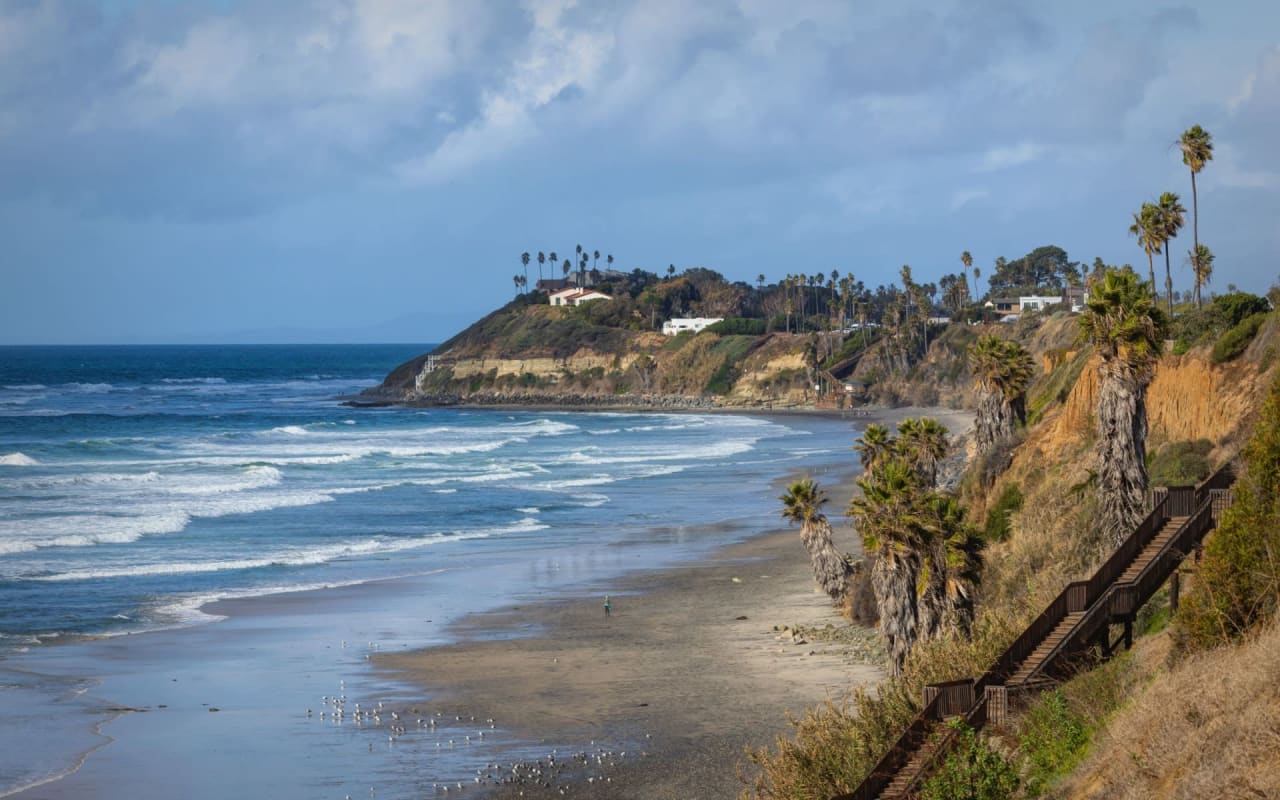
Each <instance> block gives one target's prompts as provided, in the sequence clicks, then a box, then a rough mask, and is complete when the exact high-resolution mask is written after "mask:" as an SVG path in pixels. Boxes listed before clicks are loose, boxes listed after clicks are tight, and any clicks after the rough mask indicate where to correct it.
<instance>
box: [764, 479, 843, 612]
mask: <svg viewBox="0 0 1280 800" xmlns="http://www.w3.org/2000/svg"><path fill="white" fill-rule="evenodd" d="M778 499H779V500H781V501H782V516H783V517H785V518H786V519H788V520H790V521H791V522H794V523H796V524H797V525H799V526H800V541H801V542H803V543H804V546H805V549H806V550H808V551H809V561H810V563H811V564H812V566H813V578H814V580H816V581H817V582H818V585H819V586H821V587H822V590H823V591H824V592H826V593H827V596H828V597H830V598H831V600H832V602H839V601H840V600H841V599H843V598H844V595H845V591H846V590H847V588H848V581H849V576H850V574H851V572H852V570H851V569H850V567H849V562H848V561H845V559H844V556H842V555H840V553H839V552H838V551H837V550H836V548H835V545H834V544H833V543H832V541H831V523H830V522H828V521H827V517H826V515H825V514H823V513H822V506H823V504H825V503H826V502H827V495H826V492H824V491H822V490H821V489H819V488H818V484H817V483H815V482H814V481H813V480H811V479H809V478H805V479H803V480H799V481H796V482H795V483H793V484H791V486H789V487H788V488H787V492H786V494H784V495H782V496H781V497H779V498H778Z"/></svg>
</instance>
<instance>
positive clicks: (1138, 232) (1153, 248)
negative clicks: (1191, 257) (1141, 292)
mask: <svg viewBox="0 0 1280 800" xmlns="http://www.w3.org/2000/svg"><path fill="white" fill-rule="evenodd" d="M1159 216H1160V209H1159V208H1158V207H1157V206H1156V205H1155V204H1153V203H1143V204H1142V209H1141V210H1140V211H1138V212H1136V213H1134V215H1133V224H1132V225H1130V226H1129V233H1131V234H1133V235H1134V236H1136V237H1138V246H1139V247H1141V248H1142V252H1144V253H1146V254H1147V273H1148V274H1149V275H1150V276H1151V287H1150V288H1151V293H1152V294H1155V293H1156V267H1155V260H1154V258H1153V256H1154V255H1155V254H1156V253H1159V252H1160V219H1159Z"/></svg>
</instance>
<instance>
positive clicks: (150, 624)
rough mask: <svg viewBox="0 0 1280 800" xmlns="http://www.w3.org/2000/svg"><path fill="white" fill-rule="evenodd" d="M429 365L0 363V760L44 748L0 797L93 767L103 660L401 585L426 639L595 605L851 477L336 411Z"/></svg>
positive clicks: (802, 463) (534, 428) (770, 453)
mask: <svg viewBox="0 0 1280 800" xmlns="http://www.w3.org/2000/svg"><path fill="white" fill-rule="evenodd" d="M426 348H427V346H425V345H352V346H333V345H323V346H321V345H315V346H246V347H92V348H90V347H6V348H0V693H3V697H4V701H5V703H6V706H7V708H8V709H10V713H8V714H6V715H4V716H3V717H0V743H3V744H9V745H12V744H14V743H16V742H17V741H19V740H22V741H23V742H25V743H27V744H28V745H30V743H31V742H33V741H34V742H36V743H38V744H39V745H40V746H37V747H34V749H30V748H29V749H27V751H26V754H25V755H15V754H14V750H13V749H12V747H0V752H5V751H7V753H8V755H3V754H0V795H3V794H4V793H5V791H6V790H12V789H14V788H16V787H19V786H23V785H29V784H32V783H34V782H37V781H40V780H45V779H47V778H49V777H52V776H57V775H61V774H64V773H66V772H67V771H68V770H69V769H70V766H71V765H72V764H73V763H74V762H75V761H76V760H77V759H79V758H80V757H81V756H82V755H83V754H84V753H85V752H87V751H88V750H90V749H92V748H93V747H96V746H98V745H100V744H101V741H99V740H97V739H95V737H96V736H97V733H96V732H95V731H91V730H89V727H88V726H86V725H85V723H84V721H83V714H84V712H85V711H86V709H87V708H92V703H108V702H119V698H113V697H100V696H99V695H102V694H103V693H104V692H109V690H110V688H111V685H110V682H109V681H108V683H107V685H106V686H105V687H104V686H103V685H102V683H101V681H100V679H99V676H97V675H96V672H98V670H96V669H95V666H94V664H95V661H94V660H95V659H99V660H101V659H102V658H104V656H103V654H102V651H101V650H94V649H93V648H94V647H99V648H101V647H102V646H103V645H102V644H101V643H102V642H103V641H110V640H112V639H118V637H120V635H122V634H136V633H142V632H147V631H157V630H163V629H175V628H179V629H180V628H187V627H190V626H193V625H198V624H199V623H203V622H209V621H211V620H214V619H216V617H214V616H212V615H210V614H208V613H206V612H205V611H202V610H201V607H202V606H204V605H206V604H207V603H209V602H210V601H212V600H218V599H228V598H250V597H260V596H268V595H273V594H280V593H284V592H293V591H297V590H306V589H318V588H322V587H344V586H347V587H351V586H360V585H365V584H369V583H371V582H377V581H382V580H383V579H392V578H395V579H412V580H414V581H416V583H414V587H415V589H414V591H415V603H417V604H418V605H417V606H416V608H419V609H420V608H422V607H423V604H425V607H427V608H431V607H438V608H439V610H440V613H439V614H438V615H436V616H437V617H439V619H436V620H435V621H436V622H441V621H442V620H443V619H444V618H445V617H448V616H450V615H452V616H457V615H459V614H462V613H466V612H467V611H472V610H480V609H482V608H491V607H494V606H496V605H501V604H503V603H506V602H510V601H512V600H515V599H517V598H519V597H521V596H523V595H527V594H528V593H530V592H531V591H533V590H536V589H547V588H550V589H552V590H554V591H557V592H564V591H572V590H574V588H575V587H577V588H578V589H583V590H585V589H586V588H588V587H589V586H591V585H594V584H598V583H599V582H600V581H602V580H607V579H608V578H609V577H610V576H616V575H617V574H621V573H622V572H625V571H627V570H629V569H635V568H646V567H652V566H657V565H660V564H662V563H671V562H673V561H677V560H680V559H684V558H689V557H691V556H696V555H698V554H700V553H703V552H706V551H707V550H708V549H709V548H711V547H715V546H719V545H722V544H725V543H727V542H729V541H732V540H735V539H740V538H743V537H746V536H750V535H752V534H755V533H759V532H761V531H763V530H766V529H771V528H776V527H777V526H778V503H777V500H776V495H777V489H776V487H775V486H773V485H772V482H773V481H775V480H776V479H777V478H778V477H780V476H781V475H783V474H785V473H786V472H787V471H788V470H793V469H794V470H799V469H805V470H811V471H819V472H820V471H822V470H823V469H824V468H828V467H831V466H833V465H844V464H848V463H849V462H851V461H852V459H853V454H852V453H851V452H850V450H849V447H850V445H851V443H852V441H853V438H854V436H855V435H856V431H854V430H853V429H852V427H851V425H850V424H849V423H847V422H839V421H827V420H814V419H802V418H795V419H790V418H788V419H779V418H776V417H774V418H763V417H750V416H743V415H728V414H696V413H690V414H647V413H568V412H566V413H552V412H542V411H518V412H511V411H497V410H448V409H350V408H345V407H342V406H340V405H338V403H337V402H336V401H335V399H334V398H335V397H337V396H339V395H343V394H350V393H355V392H357V391H359V390H360V389H362V388H364V387H367V386H370V385H372V384H375V383H377V382H378V381H380V380H381V378H382V377H383V376H384V375H385V374H386V373H387V372H388V371H389V370H390V369H391V368H392V367H394V366H396V365H397V364H399V363H401V362H402V361H405V360H407V359H409V358H411V357H413V356H414V355H417V354H418V353H421V352H423V351H424V350H425V349H426ZM621 552H625V553H628V554H631V555H630V556H628V557H626V558H624V557H621V556H619V555H618V553H621ZM482 574H488V575H491V576H493V579H491V580H478V579H477V578H476V576H478V575H482ZM437 575H439V576H442V577H440V578H439V579H438V580H437V579H429V578H430V576H437ZM460 575H461V576H468V577H465V578H462V579H460V578H458V577H457V576H460ZM353 608H354V607H353ZM315 613H316V614H320V613H324V614H330V615H334V619H338V618H340V617H341V614H342V611H341V609H340V608H339V609H337V610H335V609H333V608H325V609H323V611H322V610H321V609H317V610H316V612H315ZM352 613H353V614H355V613H357V612H356V611H354V610H353V611H352ZM388 613H390V612H388ZM415 613H416V612H415ZM335 624H337V623H335ZM209 627H211V628H214V629H217V628H218V627H219V626H218V625H213V626H209ZM150 635H151V636H156V635H159V634H150ZM353 635H354V633H353ZM433 636H434V634H433V635H426V634H424V635H423V636H421V637H419V638H417V639H412V640H410V639H405V640H404V641H403V642H402V644H405V645H408V644H414V645H419V644H423V643H430V642H431V641H438V640H439V639H438V638H433ZM84 637H90V638H91V639H92V641H89V642H83V641H79V640H81V639H83V638H84ZM104 637H105V638H104ZM68 639H74V640H77V641H78V642H79V643H75V644H66V645H62V646H58V647H55V646H54V645H59V644H60V643H62V642H66V641H67V640H68ZM147 639H148V637H146V636H144V637H141V638H136V637H135V638H132V639H131V642H132V643H134V644H133V648H132V649H133V650H134V651H137V650H138V649H139V648H144V647H146V644H145V642H146V641H147ZM362 644H364V643H362ZM53 651H57V652H58V655H57V657H56V658H53V659H52V660H50V658H49V657H48V656H46V655H44V654H46V653H50V652H53ZM68 653H69V654H72V655H70V656H68V655H64V654H68ZM77 654H78V655H77ZM263 657H264V658H271V657H272V656H270V654H269V653H268V654H265V655H264V656H263ZM51 663H54V664H55V667H56V668H55V667H50V664H51ZM139 669H141V668H139ZM121 672H127V670H121ZM129 690H130V689H129V687H128V686H127V685H123V684H122V685H121V688H120V689H119V692H120V693H127V692H128V691H129ZM269 690H270V687H266V688H265V691H267V693H270V691H269ZM74 698H82V699H74ZM91 698H92V699H91ZM298 702H299V703H302V702H305V701H304V700H302V699H299V701H298ZM51 704H54V705H52V706H51ZM57 704H62V705H57ZM64 707H65V708H67V709H70V710H68V711H67V712H66V713H65V714H59V713H53V712H56V711H58V709H61V708H64ZM51 708H53V712H51V711H50V709H51ZM15 709H16V711H15ZM24 710H25V711H24ZM27 712H29V713H27ZM76 715H79V716H76ZM19 723H21V724H22V725H23V726H25V727H23V728H22V729H21V730H19V729H17V728H16V727H15V725H16V724H19ZM115 725H116V723H110V724H108V725H107V726H106V730H107V732H108V733H110V732H111V729H112V727H115ZM121 727H122V728H123V727H124V726H123V725H121ZM45 737H47V741H46V740H45ZM55 740H56V741H55ZM46 745H47V746H46ZM111 750H112V747H106V748H103V749H102V750H101V751H99V752H98V753H96V754H95V755H94V756H92V757H91V759H90V762H89V763H90V764H92V763H93V761H94V760H95V759H109V758H110V753H111ZM451 768H452V767H451ZM318 780H320V779H318ZM324 781H328V782H327V783H325V782H324ZM321 783H322V784H323V785H324V786H329V787H337V788H333V789H332V792H326V791H316V785H304V786H301V787H300V788H299V791H298V796H328V795H329V794H333V795H334V796H342V795H341V794H337V793H338V792H339V791H342V789H341V784H340V783H339V782H335V779H333V778H332V776H330V778H325V779H323V780H321ZM127 791H128V790H127V789H122V793H121V795H120V796H142V795H138V794H136V793H134V794H127ZM273 791H276V792H277V794H276V795H275V796H288V795H289V794H290V792H288V791H285V792H284V793H283V794H279V793H278V791H279V790H278V788H277V789H275V790H273ZM101 796H112V795H111V794H110V793H104V794H101ZM210 796H217V793H216V792H215V793H213V794H211V795H210ZM384 796H386V795H384Z"/></svg>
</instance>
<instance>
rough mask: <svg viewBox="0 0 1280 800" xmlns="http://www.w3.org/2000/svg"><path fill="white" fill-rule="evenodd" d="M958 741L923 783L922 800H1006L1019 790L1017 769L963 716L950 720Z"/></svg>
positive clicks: (949, 723) (949, 724)
mask: <svg viewBox="0 0 1280 800" xmlns="http://www.w3.org/2000/svg"><path fill="white" fill-rule="evenodd" d="M947 724H948V726H950V727H951V729H952V730H954V731H955V732H956V736H957V737H959V741H958V742H957V744H956V747H955V750H953V751H952V752H951V753H950V754H949V755H948V756H947V758H946V760H945V761H943V764H942V766H941V767H940V768H939V769H938V771H937V772H936V773H934V774H933V776H932V777H930V778H929V779H928V780H927V781H925V783H924V787H923V788H922V791H921V792H920V797H921V798H923V800H1006V798H1011V797H1013V796H1014V794H1015V793H1016V792H1017V791H1018V783H1019V781H1018V772H1017V770H1015V769H1014V767H1013V765H1012V764H1010V763H1009V762H1008V761H1007V760H1006V759H1005V758H1004V756H1002V755H1000V754H999V753H997V752H996V751H995V750H992V749H991V746H990V745H988V744H987V741H986V739H984V738H981V737H979V736H977V735H975V734H974V732H973V729H972V728H970V727H969V726H968V725H966V724H964V722H963V721H961V720H960V719H954V720H952V721H950V722H948V723H947Z"/></svg>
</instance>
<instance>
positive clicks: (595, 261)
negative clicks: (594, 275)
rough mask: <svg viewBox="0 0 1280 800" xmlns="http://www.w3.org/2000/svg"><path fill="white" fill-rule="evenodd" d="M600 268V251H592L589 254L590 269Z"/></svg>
mask: <svg viewBox="0 0 1280 800" xmlns="http://www.w3.org/2000/svg"><path fill="white" fill-rule="evenodd" d="M599 266H600V251H599V250H593V251H592V252H591V268H592V269H598V268H599Z"/></svg>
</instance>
